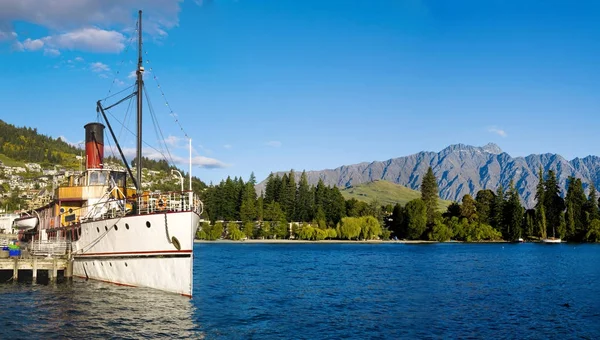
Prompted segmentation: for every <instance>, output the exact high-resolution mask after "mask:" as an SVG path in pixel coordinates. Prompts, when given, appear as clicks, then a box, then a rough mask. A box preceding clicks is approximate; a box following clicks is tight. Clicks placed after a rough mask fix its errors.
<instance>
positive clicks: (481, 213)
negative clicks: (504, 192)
mask: <svg viewBox="0 0 600 340" xmlns="http://www.w3.org/2000/svg"><path fill="white" fill-rule="evenodd" d="M495 198H496V195H495V194H494V192H493V191H492V190H489V189H484V190H479V191H478V192H477V196H476V197H475V207H476V210H477V217H478V218H479V223H483V224H487V225H492V222H491V219H492V205H493V204H494V199H495Z"/></svg>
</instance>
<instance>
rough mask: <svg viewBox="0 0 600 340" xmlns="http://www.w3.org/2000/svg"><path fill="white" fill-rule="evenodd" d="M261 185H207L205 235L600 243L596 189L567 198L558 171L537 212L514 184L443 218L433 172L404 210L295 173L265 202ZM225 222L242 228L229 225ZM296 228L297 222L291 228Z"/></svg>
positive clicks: (542, 191)
mask: <svg viewBox="0 0 600 340" xmlns="http://www.w3.org/2000/svg"><path fill="white" fill-rule="evenodd" d="M255 185H256V179H255V177H254V174H252V175H251V176H250V178H249V180H248V181H247V182H244V180H243V179H242V178H237V177H236V178H233V179H232V178H229V177H228V178H227V179H226V180H223V181H221V182H220V183H219V184H218V185H212V184H211V185H210V186H208V187H207V188H206V189H205V190H204V191H203V193H202V198H203V200H204V202H205V210H206V211H205V213H206V215H205V218H207V219H209V220H211V221H213V222H216V223H213V224H210V223H205V224H204V225H203V228H201V231H200V233H199V236H200V237H201V238H204V239H216V238H219V237H221V236H223V235H227V237H229V238H232V239H241V238H244V237H248V238H261V237H263V238H289V237H294V238H299V239H308V240H321V239H327V238H338V239H376V238H383V239H387V238H389V237H393V238H398V239H409V240H432V241H448V240H451V239H452V240H458V241H466V242H477V241H486V240H489V241H496V240H506V241H516V240H518V239H521V238H522V239H528V240H540V239H545V238H549V237H557V238H561V239H563V240H567V241H574V242H599V241H600V210H599V204H600V199H599V198H598V195H597V192H596V189H595V188H594V186H593V184H591V185H590V186H589V194H588V195H587V196H586V195H585V190H584V185H583V183H582V181H581V179H578V178H573V177H570V178H569V179H568V186H567V192H566V194H565V195H564V198H563V196H562V195H561V190H560V187H559V185H558V180H557V178H556V174H555V172H554V171H552V170H550V171H548V173H547V174H546V175H544V173H543V171H542V170H541V169H540V171H539V184H538V186H537V190H536V205H535V208H534V209H526V208H524V207H523V205H522V204H521V199H520V196H519V192H518V190H517V188H516V187H515V185H514V182H512V181H511V182H510V184H509V186H508V188H504V187H503V186H500V187H499V188H498V189H497V190H496V191H495V192H494V191H492V190H489V189H484V190H480V191H479V192H477V194H476V195H475V197H473V196H471V195H465V196H464V197H463V198H462V200H461V202H454V203H452V204H450V206H448V208H447V209H446V211H439V210H438V199H439V189H438V185H437V179H436V177H435V175H434V174H433V170H432V169H431V168H429V169H428V170H427V173H426V174H425V176H424V177H423V180H422V183H421V188H420V190H421V198H418V199H415V200H412V201H410V202H408V203H406V205H404V206H402V205H401V204H396V205H395V206H392V205H386V206H382V205H380V204H379V203H378V202H376V201H373V202H371V203H365V202H362V201H358V200H356V199H349V200H345V199H344V197H343V196H342V194H341V192H340V190H339V189H338V188H337V187H335V186H326V185H325V184H324V183H323V181H322V180H319V182H318V183H317V185H316V186H311V185H309V184H308V180H307V176H306V173H305V172H302V174H301V176H300V180H299V182H298V183H296V174H295V173H294V171H293V170H292V171H290V172H289V173H286V174H284V175H283V176H279V175H273V174H270V175H269V177H268V178H267V182H266V186H265V189H264V191H263V192H261V193H260V195H257V193H256V190H255ZM222 221H238V222H229V223H228V224H227V225H225V224H223V222H222ZM290 222H294V223H291V227H290Z"/></svg>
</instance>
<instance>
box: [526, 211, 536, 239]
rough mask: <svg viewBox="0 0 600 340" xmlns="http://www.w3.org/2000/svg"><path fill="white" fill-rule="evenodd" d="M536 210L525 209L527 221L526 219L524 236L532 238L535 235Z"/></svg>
mask: <svg viewBox="0 0 600 340" xmlns="http://www.w3.org/2000/svg"><path fill="white" fill-rule="evenodd" d="M535 230H536V227H535V210H534V209H527V211H525V221H524V225H523V234H524V235H523V236H524V237H527V238H530V237H531V236H533V235H535Z"/></svg>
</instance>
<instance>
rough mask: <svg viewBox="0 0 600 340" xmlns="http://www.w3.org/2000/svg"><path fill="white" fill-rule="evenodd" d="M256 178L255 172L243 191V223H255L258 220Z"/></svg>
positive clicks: (241, 215)
mask: <svg viewBox="0 0 600 340" xmlns="http://www.w3.org/2000/svg"><path fill="white" fill-rule="evenodd" d="M255 185H256V177H254V172H252V174H250V179H249V180H248V182H247V183H246V185H245V186H244V189H243V191H242V204H241V205H240V218H241V220H242V221H243V222H248V221H254V220H255V219H256V190H255V189H254V186H255Z"/></svg>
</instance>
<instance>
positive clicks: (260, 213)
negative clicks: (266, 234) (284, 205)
mask: <svg viewBox="0 0 600 340" xmlns="http://www.w3.org/2000/svg"><path fill="white" fill-rule="evenodd" d="M256 219H257V220H258V221H262V220H263V219H264V198H263V196H262V195H260V197H259V198H258V199H257V200H256Z"/></svg>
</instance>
